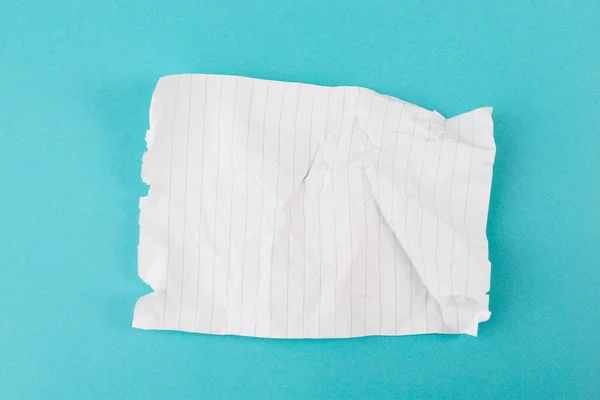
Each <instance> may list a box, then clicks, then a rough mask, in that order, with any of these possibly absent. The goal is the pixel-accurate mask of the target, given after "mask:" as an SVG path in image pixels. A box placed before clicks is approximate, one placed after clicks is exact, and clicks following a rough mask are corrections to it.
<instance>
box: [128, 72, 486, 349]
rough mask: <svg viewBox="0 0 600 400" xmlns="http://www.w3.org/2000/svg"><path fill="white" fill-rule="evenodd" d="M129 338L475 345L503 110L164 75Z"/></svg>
mask: <svg viewBox="0 0 600 400" xmlns="http://www.w3.org/2000/svg"><path fill="white" fill-rule="evenodd" d="M146 140H147V142H148V152H147V153H146V154H145V155H144V164H143V169H142V176H143V179H144V181H145V182H146V183H148V184H149V185H150V186H151V189H150V191H149V194H148V196H146V197H143V198H142V199H141V200H140V210H141V212H140V245H139V273H140V277H142V279H144V281H145V282H147V283H148V284H149V285H150V286H151V287H152V288H153V290H154V292H152V293H150V294H148V295H146V296H143V297H142V298H140V300H139V301H138V303H137V304H136V308H135V313H134V321H133V326H134V327H137V328H142V329H169V330H183V331H189V332H199V333H214V334H234V335H247V336H260V337H273V338H322V337H331V338H341V337H355V336H364V335H406V334H420V333H467V334H471V335H476V334H477V327H478V323H479V322H483V321H485V320H487V319H488V318H489V316H490V313H489V310H488V295H487V292H488V291H489V284H490V264H489V261H488V254H487V239H486V235H485V225H486V221H487V209H488V202H489V191H490V185H491V174H492V164H493V160H494V155H495V146H494V141H493V124H492V120H491V108H480V109H477V110H474V111H471V112H469V113H465V114H462V115H460V116H457V117H454V118H450V119H446V118H444V117H443V116H441V115H440V114H439V113H437V112H435V111H434V112H432V111H428V110H426V109H423V108H420V107H418V106H415V105H413V104H410V103H406V102H404V101H402V100H398V99H396V98H393V97H389V96H384V95H380V94H377V93H375V92H373V91H371V90H369V89H364V88H357V87H331V88H330V87H323V86H315V85H308V84H299V83H288V82H278V81H267V80H260V79H252V78H245V77H236V76H224V75H173V76H167V77H164V78H161V79H160V80H159V82H158V84H157V87H156V90H155V92H154V95H153V99H152V104H151V110H150V129H149V131H148V133H147V137H146Z"/></svg>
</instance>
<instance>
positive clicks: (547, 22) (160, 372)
mask: <svg viewBox="0 0 600 400" xmlns="http://www.w3.org/2000/svg"><path fill="white" fill-rule="evenodd" d="M5 3H6V4H4V5H3V6H2V11H1V12H0V398H2V399H8V400H11V399H122V398H123V399H124V398H130V399H175V398H211V399H212V398H215V399H216V398H249V399H266V398H275V399H284V398H298V399H300V398H307V399H327V398H331V399H353V398H354V399H366V398H439V399H445V398H459V399H475V398H477V399H485V398H490V399H502V398H514V399H545V398H548V399H550V398H556V399H565V398H573V399H598V398H600V379H598V377H599V376H600V362H599V361H600V343H599V342H600V340H599V333H598V332H599V331H600V322H599V318H600V295H599V294H598V293H599V289H600V256H598V251H597V248H598V245H599V243H600V163H599V161H598V160H599V159H600V117H599V115H600V112H599V109H600V67H599V66H600V40H599V38H600V25H599V24H598V15H600V3H599V2H597V1H595V0H587V1H585V0H581V1H578V2H569V1H566V0H565V1H522V0H514V1H486V2H480V1H456V2H446V1H437V0H436V1H427V2H423V1H417V0H411V1H404V2H397V1H392V0H374V1H362V0H361V1H357V0H346V1H341V0H340V1H336V2H332V1H317V0H310V1H304V2H285V1H279V2H276V1H273V2H267V1H244V2H242V1H238V2H233V1H229V0H220V1H216V0H215V1H184V2H171V1H158V0H145V1H141V0H136V1H115V0H103V1H90V0H87V1H67V0H56V1H41V0H39V1H34V2H32V1H26V0H25V1H12V2H5ZM296 3H298V4H296ZM299 3H304V5H300V4H299ZM450 3H452V5H450ZM179 72H204V73H207V72H209V73H227V74H242V75H250V76H255V77H261V78H270V79H281V80H293V81H303V82H312V83H318V84H325V85H341V84H351V85H360V86H366V87H370V88H372V89H375V90H377V91H379V92H382V93H387V94H392V95H394V96H397V97H400V98H403V99H405V100H408V101H412V102H414V103H417V104H419V105H421V106H424V107H428V108H436V109H438V110H439V111H440V112H442V113H443V114H444V115H446V116H452V115H455V114H458V113H461V112H464V111H467V110H470V109H473V108H476V107H479V106H486V105H491V106H494V107H495V111H494V119H495V122H496V140H497V146H498V153H497V162H496V165H495V175H494V183H493V189H492V200H491V209H490V218H489V224H488V233H489V239H490V257H491V260H492V289H491V293H490V294H491V309H492V313H493V314H492V319H491V320H490V321H489V322H487V323H485V324H482V325H481V327H480V328H481V329H480V337H479V338H477V339H475V338H471V337H447V336H435V335H430V336H420V337H398V338H362V339H355V340H335V341H334V340H328V341H325V340H324V341H313V340H307V341H275V340H259V339H251V338H237V337H218V336H206V335H197V334H196V335H192V334H184V333H174V332H144V331H138V330H134V329H132V328H130V324H131V318H132V310H133V305H134V303H135V301H136V299H137V298H138V297H139V296H140V295H142V294H144V293H147V292H148V291H149V288H147V287H146V286H145V285H144V284H143V283H142V282H141V281H140V280H139V279H138V277H137V264H136V263H137V260H136V257H137V253H136V252H137V248H136V247H137V239H138V222H137V218H138V198H139V196H140V195H143V194H144V193H145V191H146V188H145V186H144V185H143V184H142V183H141V182H140V164H141V155H142V153H143V151H144V149H145V143H144V140H143V137H144V134H145V130H146V128H147V126H148V106H149V102H150V96H151V93H152V89H153V86H154V84H155V82H156V80H157V79H158V78H159V77H160V76H161V75H165V74H171V73H179Z"/></svg>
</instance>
